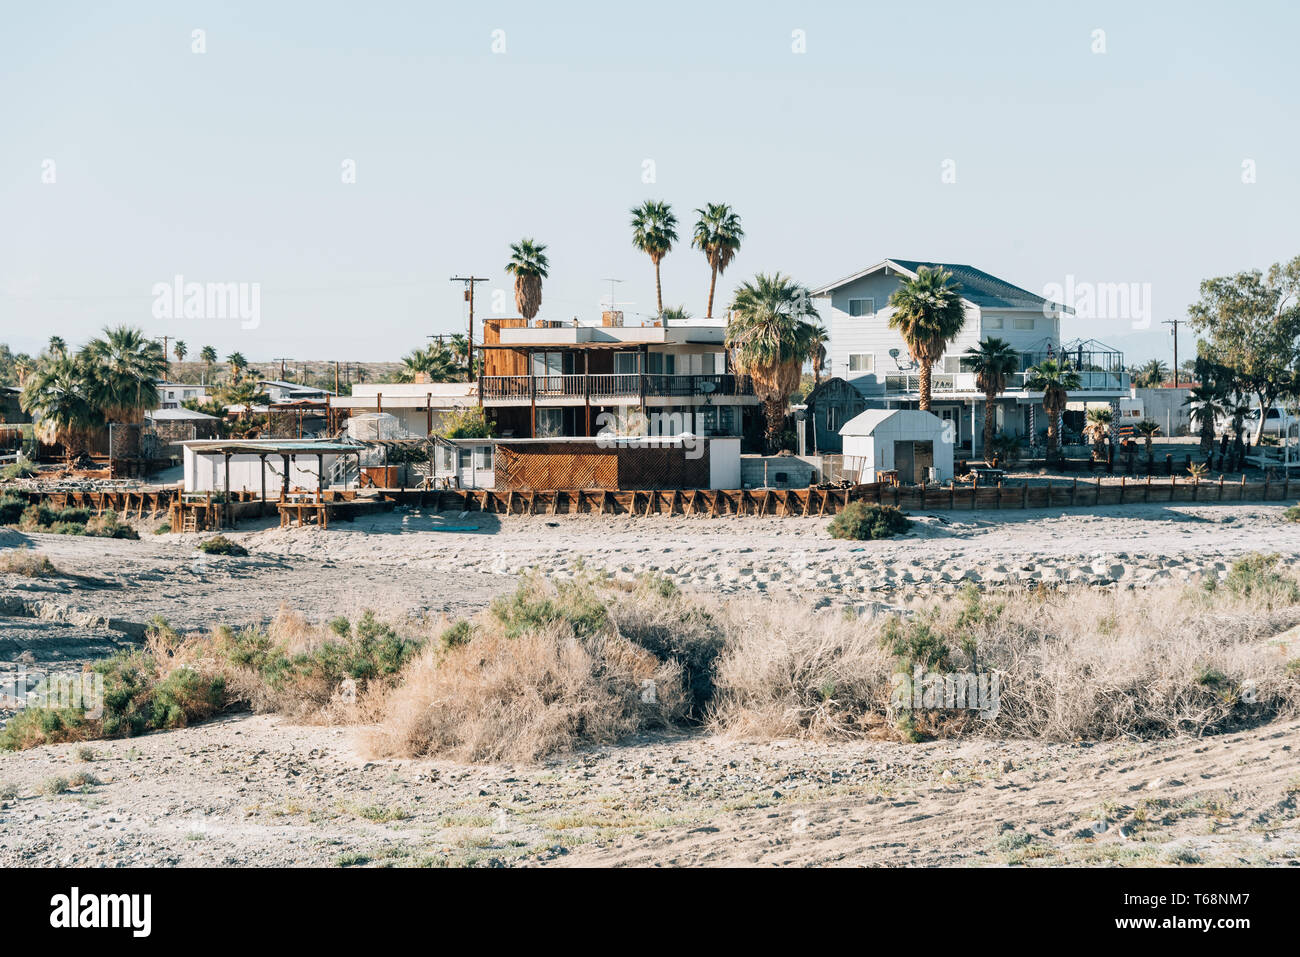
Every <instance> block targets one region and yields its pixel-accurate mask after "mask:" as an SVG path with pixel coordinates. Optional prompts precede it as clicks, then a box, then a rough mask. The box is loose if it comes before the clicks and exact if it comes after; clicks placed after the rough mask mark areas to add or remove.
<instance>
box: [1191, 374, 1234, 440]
mask: <svg viewBox="0 0 1300 957" xmlns="http://www.w3.org/2000/svg"><path fill="white" fill-rule="evenodd" d="M1225 399H1226V397H1225V395H1224V393H1223V391H1222V390H1220V389H1216V388H1214V387H1213V386H1208V385H1199V386H1196V387H1195V388H1194V389H1192V390H1191V392H1190V393H1188V395H1187V398H1185V399H1184V400H1183V405H1185V406H1187V410H1188V418H1190V419H1191V420H1192V422H1193V423H1194V424H1195V425H1196V426H1197V428H1198V429H1199V430H1200V433H1201V451H1202V452H1211V451H1213V450H1214V429H1215V425H1216V423H1217V422H1218V421H1219V419H1222V418H1225V417H1226V416H1227V415H1228V404H1227V402H1226V401H1225Z"/></svg>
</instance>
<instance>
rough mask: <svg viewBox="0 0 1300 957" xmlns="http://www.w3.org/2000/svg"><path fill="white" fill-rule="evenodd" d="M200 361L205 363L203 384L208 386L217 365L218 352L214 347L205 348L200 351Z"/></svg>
mask: <svg viewBox="0 0 1300 957" xmlns="http://www.w3.org/2000/svg"><path fill="white" fill-rule="evenodd" d="M199 359H200V361H202V363H203V384H204V385H207V384H208V377H209V376H210V375H212V367H213V366H214V365H216V364H217V350H216V349H214V348H212V346H204V347H203V348H202V349H200V350H199Z"/></svg>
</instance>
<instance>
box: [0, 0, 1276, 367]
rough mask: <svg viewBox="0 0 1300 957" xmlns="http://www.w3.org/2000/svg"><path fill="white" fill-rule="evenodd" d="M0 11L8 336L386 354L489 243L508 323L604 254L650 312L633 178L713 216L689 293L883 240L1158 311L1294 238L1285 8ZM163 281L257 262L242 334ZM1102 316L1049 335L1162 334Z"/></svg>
mask: <svg viewBox="0 0 1300 957" xmlns="http://www.w3.org/2000/svg"><path fill="white" fill-rule="evenodd" d="M4 21H5V27H4V29H3V32H2V33H0V131H2V133H0V135H2V136H3V143H4V149H3V150H2V151H0V221H2V222H3V224H4V229H3V232H2V233H0V341H8V342H9V343H10V344H11V345H12V346H13V347H14V348H16V349H24V350H29V351H31V350H34V349H36V348H38V347H39V345H40V344H41V343H43V342H44V340H45V339H46V338H47V337H48V336H49V335H51V334H55V333H57V334H60V335H62V336H64V337H65V338H66V339H68V340H69V341H70V342H73V343H78V342H81V341H83V340H84V339H86V338H87V337H89V336H90V335H92V334H94V333H95V332H96V331H97V330H98V329H99V328H101V327H102V326H104V325H106V324H116V323H121V322H127V323H132V324H136V325H139V326H142V327H144V328H145V329H146V330H147V331H148V332H150V333H151V334H158V335H161V334H163V333H166V334H168V335H170V336H173V337H180V338H183V339H185V340H186V341H187V342H188V344H189V345H190V348H191V352H197V349H198V348H199V346H201V345H203V344H206V343H211V344H212V345H214V346H216V347H217V349H218V351H219V352H220V353H221V354H222V355H223V356H224V355H225V354H226V353H228V352H230V351H231V350H234V349H238V350H240V351H242V352H243V353H244V354H245V355H247V356H248V357H249V358H250V359H251V360H253V361H266V360H269V359H271V358H273V357H278V356H288V357H293V358H312V359H334V358H338V359H341V360H348V359H351V360H362V361H367V360H370V361H373V360H378V359H394V358H397V357H398V356H400V355H401V354H402V353H404V352H406V351H408V350H409V349H410V348H412V347H414V346H416V345H419V344H422V343H423V341H424V337H425V336H426V335H428V334H430V333H438V332H454V331H458V330H461V329H463V327H464V322H463V303H462V302H461V298H460V287H459V286H453V285H452V284H450V283H448V282H447V278H448V277H449V276H451V275H452V274H455V273H468V272H471V271H472V272H475V273H477V274H478V275H485V276H488V277H490V280H491V281H490V282H489V283H486V284H484V285H483V286H481V287H480V296H481V298H480V299H479V308H478V312H479V315H491V314H492V312H493V310H492V291H493V290H497V289H499V290H505V291H506V295H505V302H506V312H507V313H511V314H512V313H513V311H514V307H513V296H512V295H511V294H510V293H509V289H510V285H509V282H508V279H507V277H506V275H505V273H504V271H503V269H502V267H503V265H504V264H505V262H506V260H507V257H508V244H509V243H510V242H511V241H514V240H517V239H518V238H519V237H521V236H525V235H527V236H534V237H536V238H537V239H538V240H540V241H542V242H545V243H547V244H548V246H549V247H550V257H551V278H550V279H549V280H547V282H546V284H545V287H544V296H543V307H542V316H543V317H545V318H552V319H569V318H571V317H573V316H574V315H578V316H579V317H581V318H582V319H584V320H592V319H595V318H597V317H598V310H599V302H600V300H601V299H602V298H603V297H605V296H607V295H608V290H609V286H608V283H606V282H603V281H602V280H603V279H605V278H606V277H611V276H612V277H619V278H622V279H624V280H626V282H624V283H623V285H621V286H620V287H619V288H618V292H617V298H618V299H619V300H620V301H623V302H628V303H631V304H629V305H626V306H624V309H625V310H626V311H627V312H628V313H629V314H636V313H652V312H653V311H654V285H653V271H652V269H651V266H650V263H649V260H648V259H647V258H646V257H645V256H644V255H642V254H640V253H639V252H637V251H636V250H634V249H633V248H632V246H631V242H630V233H629V229H628V225H627V220H628V209H629V208H630V207H631V206H633V205H634V204H636V203H638V202H640V201H641V200H643V199H647V198H662V199H665V200H667V201H669V202H670V203H672V204H673V206H674V208H675V209H676V211H677V213H678V216H679V218H680V219H681V220H682V226H683V229H682V232H683V235H688V234H689V226H690V223H691V222H692V221H693V212H692V211H693V210H694V208H695V207H697V206H701V205H703V204H705V203H706V202H729V203H731V204H732V205H733V206H734V207H735V208H736V210H737V211H738V212H739V214H740V215H741V217H742V219H743V221H744V226H745V230H746V234H747V236H746V240H745V243H744V246H743V248H742V249H741V252H740V254H739V256H738V257H737V258H736V261H735V262H734V263H733V265H732V266H731V268H730V269H729V270H728V272H727V273H726V274H725V275H724V276H723V277H721V279H720V280H719V300H720V303H719V304H720V306H725V302H726V300H727V298H728V295H729V293H730V290H731V289H732V288H734V286H735V285H736V284H737V283H738V282H740V281H741V280H742V279H745V278H748V277H751V276H752V275H753V274H754V273H755V272H757V271H769V270H778V269H779V270H782V271H784V272H788V273H791V274H793V275H794V276H795V277H796V278H797V279H798V280H799V281H801V282H803V283H806V284H807V285H810V286H815V285H818V284H821V283H824V282H827V281H829V280H832V279H835V278H838V277H840V276H842V275H845V274H847V273H850V272H853V271H855V270H856V269H859V268H861V267H864V266H866V265H869V264H872V263H875V262H877V261H879V260H880V259H882V258H885V257H889V256H897V257H905V258H916V259H931V260H941V261H949V262H964V263H970V264H972V265H975V266H978V267H980V268H983V269H986V270H988V271H990V272H992V273H994V274H996V275H998V276H1000V277H1002V278H1004V279H1007V280H1009V281H1012V282H1015V283H1017V284H1019V285H1022V286H1024V287H1026V288H1028V289H1031V290H1033V291H1035V292H1039V291H1041V290H1042V289H1043V288H1044V286H1045V285H1046V284H1048V283H1058V284H1063V283H1064V282H1065V280H1066V277H1067V276H1069V275H1073V276H1074V278H1075V281H1076V282H1080V283H1082V282H1092V283H1102V282H1137V283H1150V285H1151V294H1152V299H1153V306H1154V310H1153V312H1154V315H1153V318H1154V319H1155V320H1156V322H1159V320H1162V319H1166V318H1170V317H1173V316H1182V315H1183V313H1184V309H1185V308H1186V306H1187V304H1188V303H1189V302H1190V301H1192V300H1193V299H1194V298H1195V295H1196V287H1197V283H1198V282H1199V280H1200V279H1201V278H1203V277H1205V276H1209V275H1215V274H1222V273H1228V272H1234V271H1237V270H1239V269H1245V268H1252V267H1261V268H1263V267H1267V265H1268V264H1270V263H1272V262H1273V261H1275V260H1279V259H1288V258H1291V257H1293V256H1295V255H1297V254H1300V230H1297V228H1296V212H1297V210H1300V162H1298V161H1297V157H1298V156H1300V125H1298V124H1297V122H1296V120H1297V109H1296V107H1297V101H1298V100H1300V83H1298V82H1297V80H1300V70H1298V69H1297V67H1296V65H1295V64H1296V62H1297V61H1296V57H1295V51H1294V38H1295V36H1296V34H1297V32H1298V31H1300V13H1297V6H1296V5H1295V4H1293V3H1286V2H1276V3H1257V4H1252V3H1241V4H1233V5H1227V4H1221V3H1188V2H1179V3H1142V4H1135V3H1132V2H1125V3H1093V2H1089V3H1071V4H1060V3H1053V4H1044V3H997V2H991V3H979V4H976V3H969V2H965V3H928V4H924V5H921V4H898V3H890V4H884V3H871V4H867V3H795V2H790V3H757V2H744V3H741V2H735V3H723V2H712V3H699V2H692V3H677V2H664V3H656V4H637V5H620V6H617V7H616V6H615V5H612V4H608V3H590V4H587V3H553V4H540V3H536V2H533V3H483V4H464V3H455V4H452V3H437V4H434V3H399V2H387V3H386V2H374V3H368V4H362V3H334V2H311V3H306V2H303V3H299V2H292V3H290V2H283V3H276V2H261V3H252V2H250V3H201V2H195V3H179V2H170V0H169V2H161V0H159V2H136V3H114V4H106V3H98V2H93V3H92V2H85V3H58V2H50V3H39V4H31V3H16V2H6V4H5V10H4ZM196 28H201V29H203V30H205V31H206V44H207V52H206V53H204V54H201V55H199V54H195V53H192V52H191V31H192V30H193V29H196ZM796 29H798V30H803V31H805V33H806V38H807V41H806V42H807V52H806V53H803V54H795V53H793V52H792V49H791V45H792V37H791V34H792V31H794V30H796ZM1096 29H1101V30H1104V31H1105V42H1106V50H1107V52H1106V53H1105V54H1100V55H1099V54H1095V53H1093V52H1092V50H1091V48H1092V45H1093V37H1092V33H1093V31H1094V30H1096ZM494 30H503V31H504V32H505V42H506V52H505V53H504V54H494V53H493V52H492V42H493V36H492V33H493V31H494ZM346 159H352V160H355V162H356V167H357V182H356V183H354V184H344V183H342V182H341V164H342V163H343V161H344V160H346ZM646 159H650V160H653V161H654V164H655V171H656V176H657V182H656V183H654V184H651V185H647V184H644V183H643V182H642V168H643V161H644V160H646ZM948 159H951V160H953V161H954V162H955V164H956V172H957V181H956V182H955V183H943V182H941V170H942V165H941V164H942V163H943V162H944V161H945V160H948ZM1246 159H1250V160H1253V161H1254V162H1255V164H1256V167H1257V177H1258V181H1257V182H1255V183H1253V184H1249V185H1247V184H1243V183H1242V162H1243V161H1244V160H1246ZM46 160H53V161H54V164H55V166H54V169H55V173H56V181H55V182H54V183H52V184H49V183H43V182H42V171H43V168H44V167H43V164H44V162H45V161H46ZM178 273H179V274H182V275H184V276H185V277H186V279H187V280H192V281H212V282H257V283H260V284H261V321H260V325H258V327H257V328H255V329H241V328H240V324H239V323H238V322H235V321H231V320H224V321H223V320H200V319H188V320H187V319H174V320H170V321H164V320H158V319H155V318H153V316H152V314H151V306H152V303H153V297H152V295H151V288H152V286H153V285H154V284H155V283H158V282H167V281H170V280H171V278H172V277H173V276H174V275H176V274H178ZM663 274H664V289H665V299H666V301H667V302H668V303H673V304H676V303H684V304H685V305H686V306H687V307H688V308H689V309H690V310H691V311H692V312H694V313H695V314H696V315H703V312H704V300H705V296H706V293H707V287H708V278H709V276H708V269H707V266H706V263H705V261H704V258H703V256H702V255H701V254H700V253H699V252H698V251H697V250H693V249H691V248H689V245H688V243H687V242H683V243H682V245H681V247H680V248H679V249H677V250H675V251H674V252H673V253H672V254H671V255H670V256H669V257H668V258H667V259H666V260H665V262H664V266H663ZM717 312H720V309H715V313H717ZM1132 325H1133V324H1132V322H1130V321H1125V320H1114V319H1112V320H1092V321H1082V320H1076V321H1073V322H1067V323H1066V325H1065V330H1064V332H1065V335H1066V336H1067V337H1068V336H1072V335H1076V334H1083V335H1090V336H1095V337H1097V338H1100V339H1102V340H1104V341H1108V342H1111V343H1113V344H1115V345H1118V346H1120V347H1122V348H1124V349H1125V350H1126V351H1127V352H1128V353H1129V355H1130V358H1131V359H1133V360H1138V359H1142V358H1147V357H1149V356H1151V355H1154V354H1156V353H1157V352H1159V354H1161V355H1162V356H1163V357H1165V358H1166V359H1167V358H1168V344H1169V335H1168V332H1167V329H1166V328H1165V327H1162V326H1159V325H1156V326H1154V327H1153V329H1152V330H1150V331H1146V332H1140V331H1134V330H1133V328H1132ZM1183 349H1184V355H1186V354H1189V353H1190V351H1191V341H1190V336H1188V337H1187V339H1185V340H1184V346H1183Z"/></svg>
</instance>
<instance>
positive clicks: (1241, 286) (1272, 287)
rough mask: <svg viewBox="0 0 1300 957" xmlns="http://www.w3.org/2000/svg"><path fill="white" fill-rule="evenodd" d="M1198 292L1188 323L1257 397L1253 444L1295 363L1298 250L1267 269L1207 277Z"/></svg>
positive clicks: (1299, 312)
mask: <svg viewBox="0 0 1300 957" xmlns="http://www.w3.org/2000/svg"><path fill="white" fill-rule="evenodd" d="M1200 294H1201V298H1200V299H1199V300H1198V301H1197V302H1195V303H1193V304H1192V305H1191V306H1189V307H1188V310H1187V314H1188V316H1189V318H1190V319H1191V321H1192V327H1193V328H1194V329H1195V330H1196V331H1197V332H1198V333H1205V334H1207V335H1208V337H1209V338H1208V340H1206V343H1205V348H1206V352H1207V353H1208V355H1209V357H1210V358H1211V359H1213V360H1214V361H1216V362H1218V363H1220V364H1222V365H1223V366H1226V367H1227V368H1228V369H1231V370H1232V375H1233V380H1234V385H1236V386H1237V387H1238V388H1239V389H1241V390H1242V391H1243V392H1248V393H1250V394H1251V395H1253V396H1254V397H1255V398H1256V399H1257V400H1258V402H1259V407H1260V409H1261V410H1262V412H1261V415H1260V417H1259V426H1258V429H1257V431H1256V433H1255V443H1256V444H1258V443H1259V440H1260V439H1261V438H1262V437H1263V434H1264V424H1265V422H1266V421H1267V414H1266V412H1267V410H1268V409H1270V408H1272V406H1273V405H1274V403H1275V402H1276V400H1277V399H1278V397H1279V396H1280V395H1282V394H1283V392H1284V391H1285V389H1286V388H1287V385H1288V383H1289V382H1290V381H1291V378H1292V375H1293V374H1294V370H1295V369H1296V368H1298V367H1300V256H1297V257H1296V258H1295V259H1292V260H1291V261H1290V262H1289V263H1286V264H1285V265H1283V264H1281V263H1274V264H1273V265H1272V266H1271V267H1269V270H1268V273H1267V275H1264V274H1261V273H1260V271H1259V270H1252V271H1250V272H1240V273H1237V274H1236V275H1235V276H1221V277H1217V278H1214V279H1206V280H1205V281H1204V282H1202V283H1201V289H1200Z"/></svg>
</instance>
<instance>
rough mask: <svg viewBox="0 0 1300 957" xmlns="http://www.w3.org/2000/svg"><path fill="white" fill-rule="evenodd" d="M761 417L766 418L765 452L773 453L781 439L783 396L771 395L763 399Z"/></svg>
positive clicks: (783, 415) (783, 409) (783, 417)
mask: <svg viewBox="0 0 1300 957" xmlns="http://www.w3.org/2000/svg"><path fill="white" fill-rule="evenodd" d="M763 417H764V418H765V419H766V420H767V430H766V432H767V454H768V455H775V454H776V452H777V450H778V446H779V445H780V440H781V426H783V425H785V398H784V397H783V396H779V395H771V396H768V397H767V398H766V399H764V400H763Z"/></svg>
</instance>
